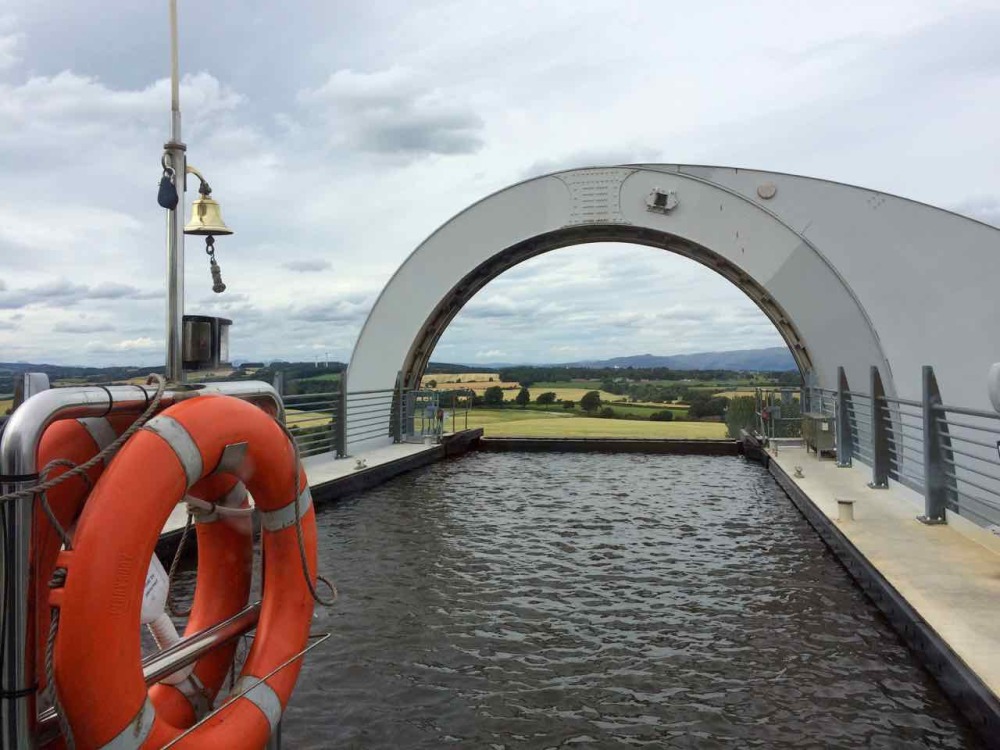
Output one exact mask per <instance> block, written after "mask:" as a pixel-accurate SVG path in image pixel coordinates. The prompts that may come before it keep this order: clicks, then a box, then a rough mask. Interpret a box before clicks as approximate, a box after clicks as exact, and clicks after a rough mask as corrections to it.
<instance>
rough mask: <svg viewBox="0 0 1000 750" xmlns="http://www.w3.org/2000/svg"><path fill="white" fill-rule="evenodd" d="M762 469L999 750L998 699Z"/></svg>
mask: <svg viewBox="0 0 1000 750" xmlns="http://www.w3.org/2000/svg"><path fill="white" fill-rule="evenodd" d="M765 455H766V454H765ZM764 463H765V466H766V467H767V470H768V471H769V472H770V474H771V476H773V477H774V479H775V480H776V481H777V482H778V485H779V486H780V487H781V488H782V489H783V490H784V491H785V494H787V495H788V497H789V498H790V499H791V501H792V503H793V504H794V505H795V507H796V508H798V510H799V512H801V513H802V515H803V516H805V518H806V520H807V521H808V522H809V524H810V525H811V526H812V527H813V528H814V529H815V530H816V532H817V533H818V534H819V536H820V538H821V539H822V540H823V542H824V543H825V544H826V546H827V547H829V548H830V550H831V551H832V552H833V554H834V555H835V556H836V557H837V559H838V560H839V561H840V563H841V565H843V566H844V568H845V569H846V570H847V572H848V573H849V574H850V576H851V577H852V578H853V579H854V580H855V581H856V582H857V584H858V585H859V586H860V587H861V590H862V591H864V592H865V594H866V595H867V596H868V598H869V599H871V601H872V602H873V603H874V604H875V606H876V607H877V608H878V609H879V610H880V611H881V612H882V613H883V614H884V615H885V616H886V618H887V619H888V620H889V623H890V624H891V625H892V627H893V629H894V630H895V631H896V632H897V633H898V634H899V636H900V637H901V638H902V639H903V641H904V642H905V643H906V645H907V646H908V647H909V648H910V650H911V651H913V652H914V654H916V656H917V657H918V658H919V659H920V662H921V663H922V665H923V666H924V668H925V669H926V670H927V671H928V672H929V673H930V674H931V675H932V676H933V677H934V679H935V680H936V681H937V683H938V684H939V685H940V687H941V689H942V690H943V691H944V693H945V694H946V695H947V696H948V698H949V699H950V700H951V701H952V703H954V704H955V706H956V707H957V708H958V710H959V712H960V713H961V714H962V715H963V716H964V717H965V718H966V720H967V721H968V722H969V723H970V724H971V725H972V727H973V729H974V730H975V731H976V732H977V733H978V734H979V736H980V739H981V740H982V741H983V743H984V744H985V746H986V747H989V748H1000V699H998V698H997V696H996V695H994V694H993V692H992V691H991V690H990V689H989V688H988V687H987V686H986V685H985V683H983V681H982V680H981V679H980V678H979V676H978V675H977V674H976V673H975V672H974V671H973V670H972V669H970V668H969V666H968V665H967V664H966V663H965V662H964V661H963V660H962V658H961V657H959V656H958V654H956V653H955V652H954V651H952V649H951V647H950V646H949V645H948V644H947V642H946V641H945V640H944V639H943V638H941V636H940V635H938V633H937V632H936V631H935V630H934V629H933V628H932V627H931V626H930V625H928V624H927V622H926V621H925V620H924V619H923V617H921V616H920V613H918V612H917V611H916V610H915V609H914V608H913V607H912V606H911V605H910V603H909V602H908V601H906V599H905V598H903V596H902V595H901V594H900V593H899V592H898V591H897V590H896V589H895V588H894V587H893V586H892V584H891V583H889V581H887V580H886V579H885V577H884V576H883V575H882V574H881V573H880V572H879V571H878V569H877V568H876V567H875V566H874V565H872V563H871V562H870V561H869V560H868V558H866V557H865V556H864V555H863V554H862V553H861V551H860V550H858V548H857V547H855V546H854V545H853V544H852V543H851V542H850V540H849V539H848V538H847V537H846V536H844V534H843V533H842V532H841V531H840V529H838V528H837V525H836V524H835V523H834V522H833V520H831V519H830V518H828V517H827V515H826V514H825V513H823V512H822V511H821V510H820V509H819V508H818V507H816V505H814V504H813V502H812V500H811V499H810V498H809V496H808V495H806V494H805V492H803V491H802V490H801V489H800V488H799V487H798V485H796V484H795V483H794V482H793V481H792V480H791V479H790V478H789V476H788V475H787V474H786V473H785V471H784V470H783V469H782V468H781V467H780V466H779V465H778V463H777V462H776V461H771V460H770V459H769V458H765V460H764Z"/></svg>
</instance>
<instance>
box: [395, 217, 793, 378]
mask: <svg viewBox="0 0 1000 750" xmlns="http://www.w3.org/2000/svg"><path fill="white" fill-rule="evenodd" d="M597 242H622V243H630V244H634V245H645V246H647V247H651V248H658V249H661V250H667V251H668V252H672V253H675V254H677V255H680V256H683V257H685V258H689V259H691V260H693V261H695V262H697V263H700V264H701V265H703V266H705V267H707V268H709V269H711V270H712V271H715V272H716V273H718V274H719V275H720V276H722V277H724V278H726V279H728V280H729V281H730V282H732V283H733V284H734V285H735V286H736V287H738V288H739V289H740V290H741V291H742V292H743V293H744V294H746V295H747V297H749V298H750V299H751V300H752V301H753V302H754V304H756V305H757V307H758V308H759V309H760V310H761V312H763V313H764V315H766V316H767V318H768V319H769V320H770V321H771V323H773V324H774V327H775V328H776V329H777V330H778V333H779V334H780V335H781V337H782V339H784V341H785V344H786V345H787V346H788V349H789V351H790V352H791V354H792V357H793V358H794V360H795V364H796V366H797V367H798V369H799V373H800V374H801V375H802V376H803V378H805V377H806V374H807V373H809V372H812V370H813V363H812V359H811V357H810V354H809V349H808V347H807V346H806V342H805V341H804V340H803V337H802V334H801V332H800V331H799V330H798V329H797V328H796V327H795V324H794V323H793V322H792V320H791V317H790V316H789V315H788V314H787V312H786V311H785V310H784V309H782V307H781V305H780V304H778V302H777V301H776V300H775V299H774V298H773V297H772V296H771V295H770V294H769V293H768V291H767V290H766V289H765V288H764V287H763V286H761V284H759V283H758V282H757V281H756V280H755V279H753V278H752V277H751V276H750V275H749V274H747V273H746V272H745V271H743V270H742V269H740V268H739V267H738V266H736V265H735V264H733V263H732V262H730V261H729V260H727V259H726V258H724V257H723V256H721V255H719V254H718V253H716V252H713V251H712V250H710V249H708V248H706V247H702V246H701V245H699V244H697V243H694V242H691V241H689V240H686V239H684V238H682V237H678V236H675V235H671V234H669V233H667V232H661V231H658V230H655V229H650V228H648V227H639V226H632V225H596V224H595V225H582V226H573V227H565V228H563V229H559V230H557V231H554V232H548V233H545V234H541V235H538V236H536V237H532V238H530V239H527V240H525V241H523V242H519V243H517V244H515V245H512V246H511V247H508V248H507V249H505V250H502V251H500V252H498V253H496V254H495V255H493V256H492V257H490V258H489V259H488V260H487V261H486V262H484V263H482V264H480V265H479V266H478V267H477V268H475V269H474V270H473V271H472V272H471V273H468V274H466V276H464V277H463V278H462V279H461V280H460V281H459V282H458V283H457V284H456V285H455V286H454V287H452V289H451V291H450V292H449V293H448V294H447V295H446V296H444V297H443V298H442V299H441V301H440V303H438V305H437V307H436V308H435V309H434V311H433V313H432V314H431V315H430V317H428V318H427V320H426V322H425V323H424V325H423V327H422V328H421V329H420V332H419V333H418V335H417V336H416V338H415V339H414V341H413V345H412V346H411V347H410V350H409V352H408V353H407V355H406V359H405V360H404V363H403V370H402V373H401V376H402V383H403V386H404V387H406V388H412V387H416V386H417V385H418V384H419V383H420V379H421V377H422V376H423V374H424V372H425V370H426V369H427V365H428V363H429V362H430V358H431V355H432V354H433V352H434V348H435V346H436V345H437V342H438V340H439V339H440V338H441V336H442V335H443V334H444V332H445V330H446V329H447V327H448V325H449V324H450V323H451V322H452V320H454V318H455V316H456V315H458V313H459V312H460V311H461V310H462V308H463V307H464V306H465V305H466V303H468V301H469V300H470V299H472V298H473V297H474V296H475V295H476V293H477V292H479V291H480V290H481V289H482V288H483V287H484V286H486V285H487V284H489V282H491V281H492V280H493V279H495V278H497V277H498V276H500V275H501V274H503V273H504V272H505V271H508V270H510V269H511V268H513V267H514V266H516V265H518V264H520V263H523V262H524V261H526V260H529V259H531V258H534V257H537V256H539V255H542V254H544V253H547V252H550V251H552V250H558V249H560V248H564V247H569V246H572V245H584V244H593V243H597Z"/></svg>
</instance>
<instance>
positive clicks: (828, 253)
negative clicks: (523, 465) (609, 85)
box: [347, 165, 1000, 404]
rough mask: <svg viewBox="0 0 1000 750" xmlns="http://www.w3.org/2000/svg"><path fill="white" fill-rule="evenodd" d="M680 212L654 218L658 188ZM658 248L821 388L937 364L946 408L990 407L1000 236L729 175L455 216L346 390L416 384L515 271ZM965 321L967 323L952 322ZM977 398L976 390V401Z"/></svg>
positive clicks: (623, 185)
mask: <svg viewBox="0 0 1000 750" xmlns="http://www.w3.org/2000/svg"><path fill="white" fill-rule="evenodd" d="M654 189H655V190H660V191H664V192H672V193H674V194H675V196H676V198H677V200H678V203H677V205H676V207H674V208H672V209H670V210H666V211H656V210H650V207H648V206H647V198H648V196H649V195H650V194H651V191H653V190H654ZM609 240H610V241H625V242H632V243H637V244H643V245H650V246H653V247H661V248H664V249H667V250H670V251H672V252H676V253H679V254H681V255H684V256H686V257H689V258H692V259H694V260H696V261H698V262H700V263H702V264H703V265H706V266H708V267H710V268H713V269H714V270H716V271H717V272H719V273H721V274H722V275H723V276H725V277H726V278H728V279H729V280H730V281H732V282H733V283H734V284H735V285H736V286H737V287H739V288H740V289H742V290H743V291H744V292H745V293H746V294H747V295H748V296H750V298H751V299H753V300H754V301H755V302H756V303H757V305H758V306H759V307H760V308H761V309H762V310H763V311H764V313H765V314H766V315H767V316H768V317H769V318H770V319H771V320H772V322H774V323H775V325H776V327H777V328H778V330H779V331H780V332H781V334H782V336H783V337H784V338H785V341H786V342H787V343H788V344H789V347H790V349H791V350H792V352H793V355H795V357H796V361H797V362H798V363H799V367H800V369H802V370H803V371H804V372H808V373H810V374H811V375H812V376H813V377H814V379H815V380H816V382H818V383H819V384H820V385H826V386H833V385H834V384H835V374H836V368H837V367H838V366H844V367H845V369H846V371H847V374H848V379H849V381H850V382H851V383H852V384H853V385H854V386H855V387H858V388H861V387H863V386H865V385H866V384H867V380H868V370H869V368H870V366H871V365H876V366H878V367H879V369H880V370H881V372H882V377H883V381H884V383H885V387H886V391H887V393H888V394H890V395H892V394H907V395H911V396H912V395H919V377H920V375H919V374H920V365H923V364H932V365H934V366H935V369H936V371H937V372H938V376H939V383H941V387H942V390H943V392H946V393H947V396H946V397H947V398H948V399H949V400H952V401H963V402H964V403H971V404H978V403H980V402H984V401H985V398H986V395H985V394H986V391H985V388H984V387H982V386H983V382H981V381H983V378H984V377H985V373H986V369H987V368H988V366H989V363H990V362H992V361H994V360H996V359H1000V350H998V349H1000V346H998V341H1000V336H993V337H992V338H990V337H989V335H987V332H988V331H989V330H992V328H991V327H992V326H995V325H996V323H995V322H994V319H995V318H996V317H997V313H998V306H997V303H996V302H995V299H994V294H993V292H992V291H991V288H990V281H989V280H990V279H991V278H992V279H995V278H997V277H998V276H1000V231H998V230H997V229H995V228H993V227H990V226H988V225H985V224H982V223H979V222H976V221H974V220H971V219H966V218H964V217H961V216H958V215H956V214H952V213H949V212H946V211H942V210H939V209H936V208H933V207H930V206H926V205H924V204H920V203H916V202H914V201H909V200H906V199H903V198H897V197H894V196H889V195H885V194H883V193H880V192H877V191H870V190H865V189H863V188H858V187H852V186H848V185H843V184H838V183H833V182H829V181H824V180H818V179H813V178H805V177H797V176H794V175H787V174H779V173H773V172H761V171H758V170H745V169H738V168H728V167H701V166H698V167H688V166H682V165H629V166H613V167H588V168H584V169H575V170H568V171H564V172H558V173H555V174H552V175H546V176H542V177H537V178H534V179H531V180H526V181H524V182H521V183H518V184H516V185H513V186H511V187H509V188H506V189H504V190H501V191H499V192H497V193H494V194H493V195H491V196H488V197H487V198H484V199H482V200H480V201H478V202H476V203H474V204H472V205H471V206H469V207H468V208H467V209H465V210H464V211H462V212H461V213H459V214H458V215H456V216H455V217H453V218H452V219H450V220H449V221H448V222H446V223H445V224H443V225H442V226H441V227H440V228H438V229H437V230H436V231H435V232H434V233H433V234H432V235H431V236H430V237H428V238H427V240H425V241H424V242H423V243H422V244H421V245H420V246H419V247H417V249H416V250H414V252H413V253H412V254H411V255H410V257H409V258H407V260H406V261H405V262H404V263H403V264H402V266H400V268H399V269H398V270H397V272H396V273H395V274H394V276H393V277H392V279H390V281H389V283H388V284H387V285H386V287H385V289H383V291H382V293H381V295H380V296H379V298H378V300H377V301H376V303H375V306H374V307H373V308H372V311H371V313H370V314H369V316H368V319H367V320H366V322H365V325H364V327H363V328H362V331H361V334H360V336H359V338H358V341H357V344H356V345H355V348H354V353H353V355H352V357H351V362H350V366H349V368H348V373H347V387H348V389H349V390H365V389H373V388H389V387H392V386H393V385H394V384H395V381H396V377H397V373H400V372H402V373H404V374H405V376H406V377H407V379H408V380H409V381H410V382H415V381H414V379H415V377H416V376H417V375H419V373H420V372H422V370H423V368H424V366H425V365H426V362H427V359H428V357H429V356H430V353H431V351H432V350H433V345H434V343H435V342H436V341H437V339H438V337H439V336H440V335H441V333H442V332H443V330H444V328H445V327H446V326H447V324H448V322H450V321H451V320H452V319H453V318H454V316H455V315H456V314H457V313H458V311H459V310H460V309H461V307H462V305H464V304H465V303H466V302H467V301H468V299H469V298H471V296H472V295H473V294H474V293H475V292H476V291H478V290H479V289H481V288H482V287H483V286H484V285H485V284H486V283H488V282H489V281H490V280H491V279H493V278H495V277H496V276H498V275H499V274H501V273H503V271H505V270H507V269H509V268H511V267H512V266H513V265H516V264H517V263H519V262H521V261H523V260H526V259H527V258H529V257H533V256H534V255H538V254H540V253H543V252H547V251H548V250H553V249H555V248H557V247H564V246H566V245H571V244H582V243H587V242H600V241H609ZM943 247H947V248H948V252H947V253H943V252H942V248H943ZM961 324H964V326H965V327H964V328H959V327H958V326H959V325H961ZM980 391H981V393H980Z"/></svg>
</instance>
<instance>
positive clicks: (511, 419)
mask: <svg viewBox="0 0 1000 750" xmlns="http://www.w3.org/2000/svg"><path fill="white" fill-rule="evenodd" d="M463 426H464V425H463ZM469 427H470V428H474V427H482V428H483V434H484V435H485V436H486V437H571V438H572V437H622V438H674V439H689V440H710V439H715V440H721V439H724V438H725V437H726V425H724V424H722V423H720V422H646V421H638V420H625V419H599V418H596V417H577V416H573V415H564V414H559V413H556V412H537V411H532V410H527V409H525V410H521V409H473V410H472V411H471V412H469Z"/></svg>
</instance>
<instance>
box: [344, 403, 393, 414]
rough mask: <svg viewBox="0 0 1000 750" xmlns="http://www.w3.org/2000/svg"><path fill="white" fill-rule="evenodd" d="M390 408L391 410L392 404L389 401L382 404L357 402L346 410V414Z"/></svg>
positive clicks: (387, 409)
mask: <svg viewBox="0 0 1000 750" xmlns="http://www.w3.org/2000/svg"><path fill="white" fill-rule="evenodd" d="M391 410H392V404H391V403H384V404H357V405H353V406H351V407H350V408H349V409H348V410H347V414H348V415H351V414H366V413H368V412H373V411H391Z"/></svg>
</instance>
